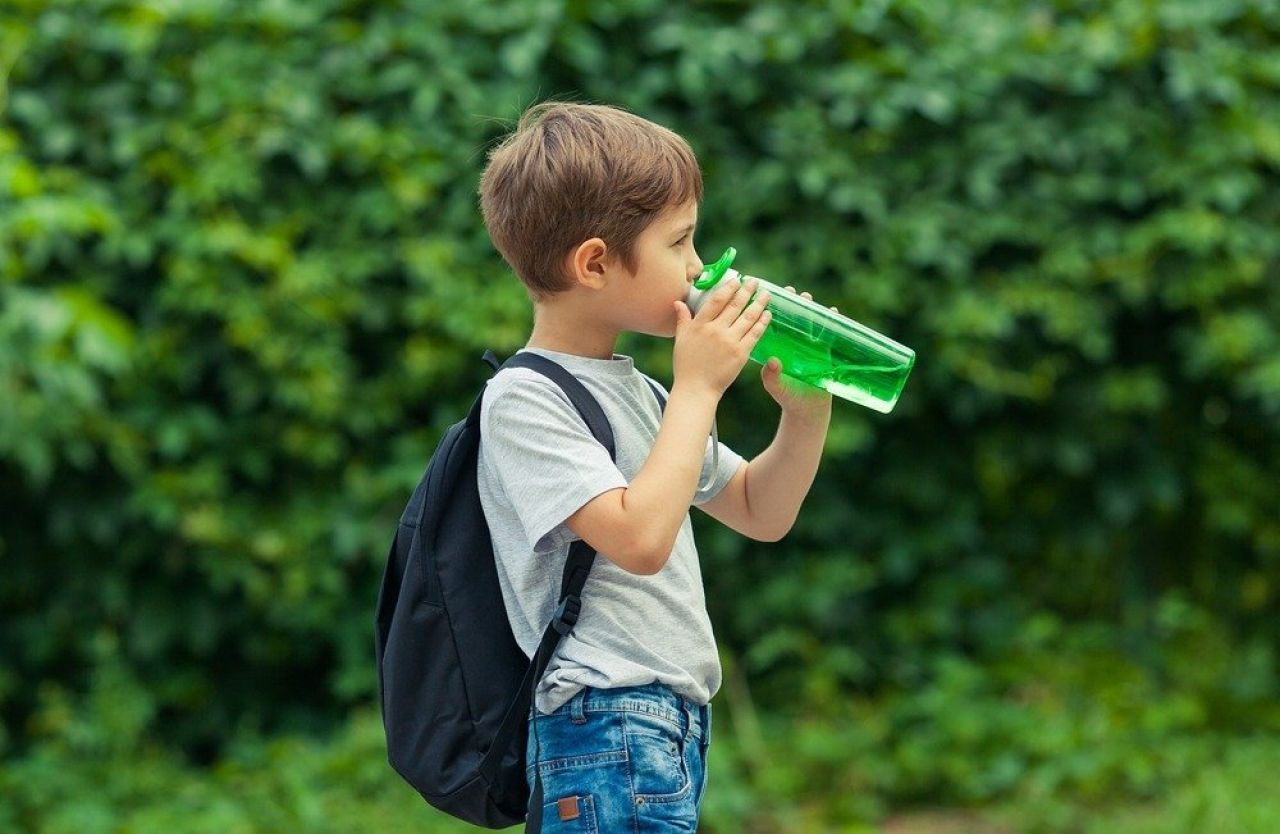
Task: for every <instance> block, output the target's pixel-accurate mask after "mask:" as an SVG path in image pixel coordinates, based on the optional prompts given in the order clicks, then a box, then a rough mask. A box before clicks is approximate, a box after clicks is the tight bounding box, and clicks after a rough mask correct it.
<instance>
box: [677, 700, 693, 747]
mask: <svg viewBox="0 0 1280 834" xmlns="http://www.w3.org/2000/svg"><path fill="white" fill-rule="evenodd" d="M680 706H681V707H682V708H683V709H684V724H685V728H684V740H685V741H686V742H688V741H692V740H693V723H694V712H693V704H692V702H690V701H689V699H688V698H685V697H683V696H682V697H681V698H680Z"/></svg>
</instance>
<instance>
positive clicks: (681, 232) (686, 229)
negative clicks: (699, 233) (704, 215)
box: [676, 220, 698, 234]
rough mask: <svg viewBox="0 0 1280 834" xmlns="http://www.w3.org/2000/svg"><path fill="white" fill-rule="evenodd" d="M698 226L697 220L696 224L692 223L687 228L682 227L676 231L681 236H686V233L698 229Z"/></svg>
mask: <svg viewBox="0 0 1280 834" xmlns="http://www.w3.org/2000/svg"><path fill="white" fill-rule="evenodd" d="M697 226H698V222H697V221H696V220H695V221H694V222H692V223H690V224H689V225H687V226H681V227H680V228H679V229H676V231H677V232H679V233H680V234H684V233H685V232H687V231H690V230H691V229H695V228H697Z"/></svg>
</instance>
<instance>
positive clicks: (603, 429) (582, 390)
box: [495, 352, 618, 462]
mask: <svg viewBox="0 0 1280 834" xmlns="http://www.w3.org/2000/svg"><path fill="white" fill-rule="evenodd" d="M502 368H528V369H530V370H533V371H537V372H538V373H540V374H542V375H543V376H545V377H548V378H549V379H550V380H551V381H552V382H554V383H556V384H557V385H559V386H560V388H561V390H563V391H564V392H565V394H567V395H568V396H569V401H570V402H572V403H573V407H574V408H576V409H578V413H579V414H581V415H582V419H583V420H584V421H585V422H586V424H587V428H588V429H590V430H591V434H592V435H594V436H595V438H596V440H598V441H600V444H601V445H602V446H604V447H605V448H606V449H608V450H609V457H610V458H612V459H613V460H614V461H615V462H616V461H617V459H618V453H617V450H616V449H615V448H614V445H613V427H612V426H610V425H609V420H608V418H606V417H605V416H604V409H602V408H600V403H598V402H597V401H596V398H595V397H593V396H591V392H590V391H588V390H587V387H586V386H585V385H583V384H582V383H581V382H579V381H578V378H577V377H575V376H574V375H573V374H571V373H569V372H568V371H567V370H565V368H564V366H563V365H561V364H559V363H558V362H554V361H552V360H550V359H548V358H547V357H545V356H542V355H540V354H537V353H527V352H526V353H516V354H513V355H512V356H511V357H510V358H509V359H507V361H506V362H503V363H502V365H501V367H499V368H498V370H502ZM495 373H496V371H495Z"/></svg>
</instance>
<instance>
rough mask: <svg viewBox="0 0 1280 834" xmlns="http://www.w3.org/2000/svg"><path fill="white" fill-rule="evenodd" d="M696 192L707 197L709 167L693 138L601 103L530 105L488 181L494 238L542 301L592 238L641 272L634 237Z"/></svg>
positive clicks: (486, 205) (497, 151) (486, 198)
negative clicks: (704, 168) (701, 162)
mask: <svg viewBox="0 0 1280 834" xmlns="http://www.w3.org/2000/svg"><path fill="white" fill-rule="evenodd" d="M691 199H692V200H695V201H700V200H701V199H702V173H701V172H700V171H699V170H698V161H697V159H696V158H695V157H694V155H693V150H692V149H691V148H690V147H689V143H687V142H686V141H685V140H684V139H682V138H681V137H679V136H678V135H676V134H675V133H673V132H671V131H670V130H668V129H667V128H665V127H662V126H661V125H658V124H654V123H653V122H651V121H648V120H647V119H642V118H640V117H639V116H636V115H633V114H631V113H628V112H627V111H625V110H622V109H620V108H617V107H611V106H608V105H602V104H575V103H569V102H558V101H547V102H542V103H540V104H536V105H534V106H533V107H530V108H529V109H528V110H526V111H525V112H524V114H523V115H522V116H521V117H520V122H519V124H518V125H517V126H516V130H515V132H513V133H512V134H510V135H509V136H507V137H506V138H505V139H504V140H503V141H502V142H501V143H500V144H499V145H498V146H497V147H496V148H494V150H493V151H492V152H491V153H490V154H489V162H488V165H487V166H486V167H485V171H484V175H483V176H482V177H481V179H480V207H481V211H482V212H483V213H484V223H485V226H486V228H488V230H489V238H490V240H492V241H493V245H494V246H495V247H496V248H497V249H498V251H499V252H500V253H502V257H503V258H504V259H505V260H506V262H507V263H508V264H510V265H511V268H512V269H514V270H515V272H516V275H517V276H519V278H520V280H521V281H523V282H524V284H525V286H526V288H527V289H528V291H529V294H530V297H531V298H532V299H533V300H534V301H541V300H545V299H547V298H549V297H551V296H552V295H554V294H556V293H558V292H561V291H563V290H566V289H568V276H567V275H566V274H565V258H566V257H567V256H568V254H569V253H570V252H571V251H572V250H573V248H574V247H575V246H577V245H578V244H579V243H582V242H583V241H584V240H588V239H589V238H593V237H599V238H601V239H602V240H604V242H605V243H606V245H608V247H609V249H610V252H611V254H612V255H614V256H615V257H618V258H620V259H621V260H622V263H623V265H624V266H625V267H626V268H627V270H628V271H629V272H632V273H634V272H635V271H636V262H635V242H636V238H637V237H639V235H640V233H641V232H642V231H644V229H645V228H646V227H647V226H648V225H649V224H650V223H652V222H653V220H654V219H655V218H656V217H657V216H658V215H659V214H661V213H662V211H663V210H664V209H666V208H668V207H670V206H677V205H682V204H684V203H686V202H688V201H689V200H691Z"/></svg>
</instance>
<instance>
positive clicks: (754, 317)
mask: <svg viewBox="0 0 1280 834" xmlns="http://www.w3.org/2000/svg"><path fill="white" fill-rule="evenodd" d="M768 305H769V291H768V290H761V291H760V292H758V293H756V297H755V299H754V300H752V302H751V304H750V306H748V307H747V309H746V310H744V311H743V312H742V315H741V316H739V317H738V320H737V321H735V322H734V323H733V326H732V327H731V328H730V330H731V331H733V332H734V333H736V334H737V336H738V337H739V338H741V337H742V336H744V335H746V334H748V333H749V332H750V331H751V329H752V328H753V327H754V326H755V325H756V324H758V323H759V322H760V321H761V320H763V321H764V323H765V324H766V325H767V324H768V323H769V319H770V318H772V314H771V313H770V312H769V311H768V310H766V309H765V308H766V307H767V306H768Z"/></svg>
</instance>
